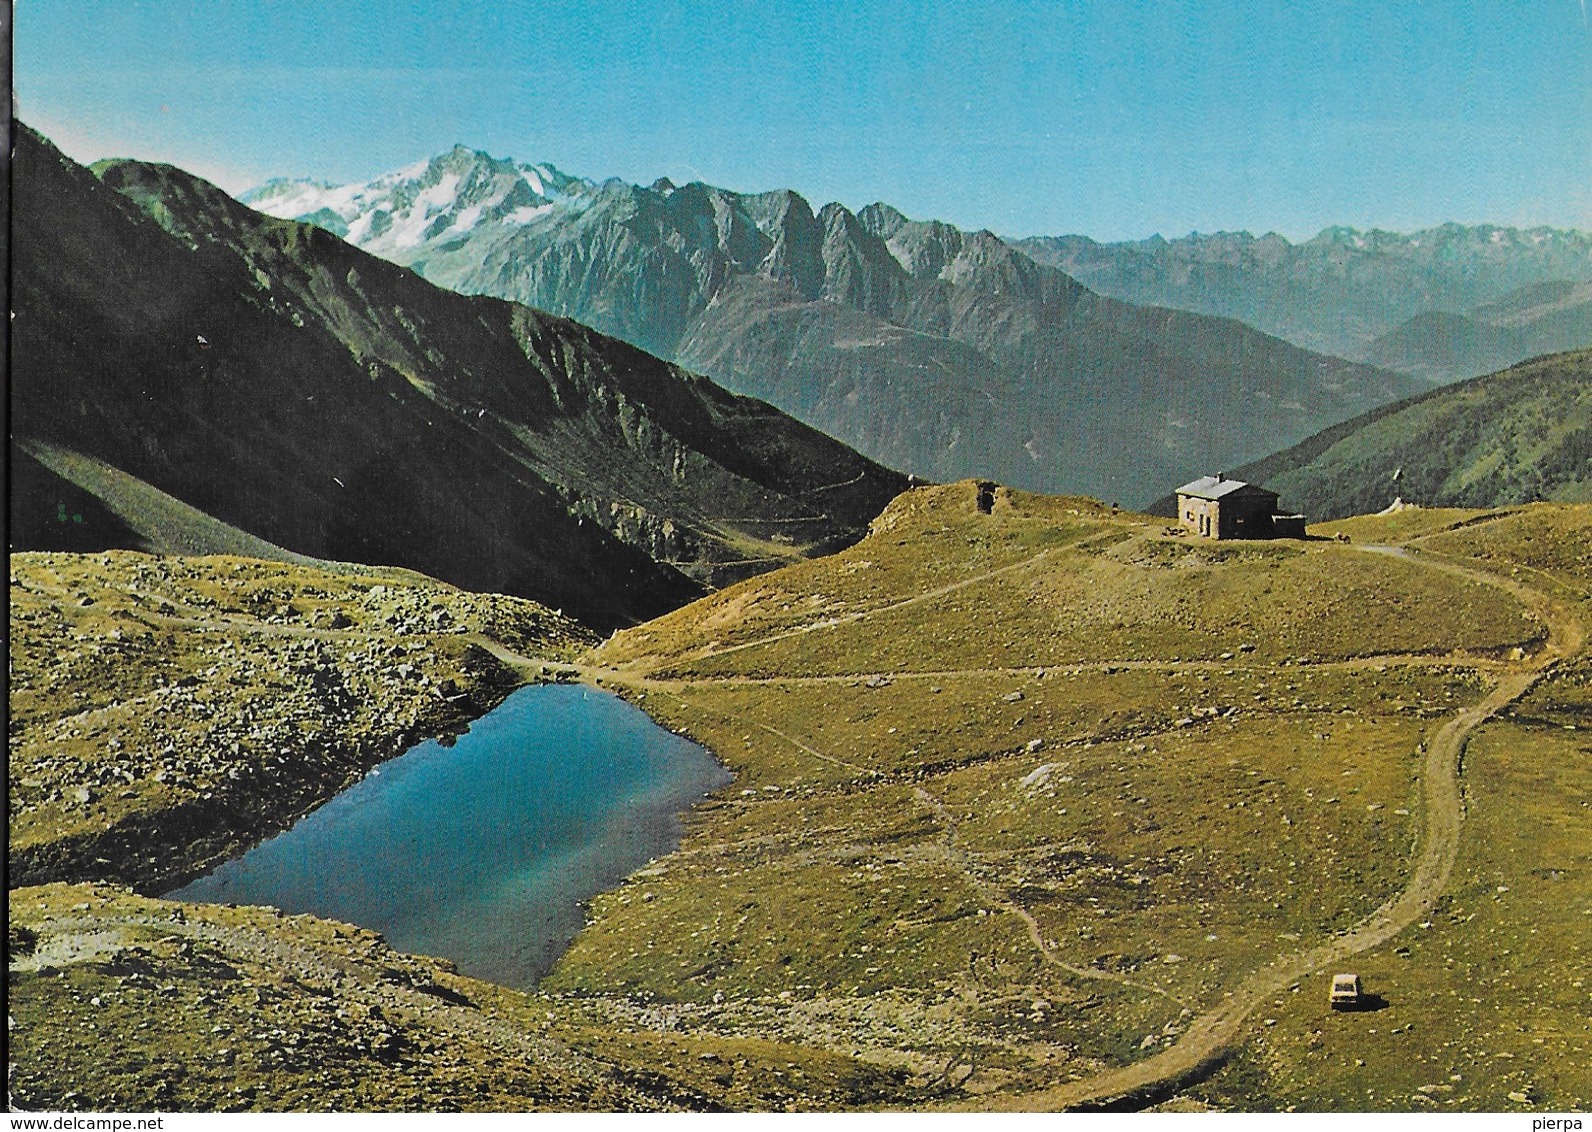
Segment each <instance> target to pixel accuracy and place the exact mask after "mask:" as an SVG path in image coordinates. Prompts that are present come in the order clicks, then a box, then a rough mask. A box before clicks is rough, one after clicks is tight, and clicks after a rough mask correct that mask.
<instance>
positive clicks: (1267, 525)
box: [1177, 474, 1305, 539]
mask: <svg viewBox="0 0 1592 1132" xmlns="http://www.w3.org/2000/svg"><path fill="white" fill-rule="evenodd" d="M1177 519H1178V522H1179V523H1180V524H1182V525H1183V526H1184V527H1186V528H1187V529H1188V530H1191V531H1193V532H1194V533H1195V534H1197V535H1203V536H1204V537H1206V538H1215V539H1233V538H1304V537H1305V517H1304V516H1303V515H1286V514H1282V513H1280V512H1279V511H1278V509H1277V493H1276V492H1275V491H1267V490H1266V489H1265V488H1263V487H1256V486H1255V485H1254V484H1252V483H1245V482H1244V481H1243V480H1230V479H1228V478H1227V477H1226V476H1223V475H1220V474H1217V475H1214V476H1201V477H1200V478H1199V479H1197V480H1195V481H1193V482H1192V483H1186V484H1184V485H1183V486H1182V487H1180V488H1178V489H1177Z"/></svg>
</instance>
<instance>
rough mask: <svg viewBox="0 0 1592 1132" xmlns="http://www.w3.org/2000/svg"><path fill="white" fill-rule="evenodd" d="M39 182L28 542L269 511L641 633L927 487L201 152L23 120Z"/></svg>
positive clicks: (287, 542)
mask: <svg viewBox="0 0 1592 1132" xmlns="http://www.w3.org/2000/svg"><path fill="white" fill-rule="evenodd" d="M13 176H14V185H13V188H14V193H15V196H14V200H15V212H16V217H15V218H16V224H15V244H14V253H15V280H16V296H15V307H16V313H15V318H14V321H13V324H12V340H11V345H12V351H11V363H12V368H11V378H12V381H11V394H12V403H11V409H12V418H11V420H12V428H13V431H14V434H15V436H16V438H17V440H18V443H19V444H20V445H21V446H22V447H23V449H24V452H26V453H28V454H29V455H28V457H27V459H26V461H25V462H24V468H23V471H24V474H23V475H22V476H19V477H18V479H17V480H16V481H15V482H14V483H13V485H12V486H13V495H12V515H13V516H14V524H13V527H12V530H13V536H14V539H15V540H16V541H15V545H16V546H17V547H18V548H21V549H27V548H33V549H100V548H104V547H111V546H128V547H148V548H161V547H168V546H174V545H179V546H182V547H183V548H184V549H188V550H200V551H203V550H227V549H232V550H238V549H244V548H243V547H242V546H241V544H239V543H238V541H237V539H238V533H239V532H241V533H242V534H245V535H248V536H251V537H252V538H254V539H257V540H261V541H260V542H259V544H258V545H254V546H250V547H249V548H247V550H248V552H249V553H269V554H272V555H275V554H278V553H279V552H280V551H283V550H286V551H289V552H292V553H294V554H299V555H306V556H313V557H314V558H317V559H330V560H340V561H343V560H349V561H358V562H364V563H367V564H375V565H396V566H405V567H409V568H412V569H417V570H420V571H422V572H424V573H426V574H428V575H431V576H434V577H439V578H444V579H446V580H448V581H451V582H454V583H457V584H460V585H463V586H467V587H469V588H472V589H479V590H497V591H506V592H513V593H517V594H520V595H522V596H530V597H535V598H537V599H541V600H545V601H546V602H548V603H549V604H551V605H554V606H557V607H561V608H567V609H569V610H571V611H572V612H574V613H576V614H577V615H579V616H581V617H583V618H585V619H586V620H587V621H588V622H590V623H591V624H594V625H600V626H603V627H612V626H614V625H617V624H625V623H631V622H633V621H635V620H638V619H641V618H643V617H645V616H648V615H651V614H655V613H657V612H660V611H662V610H664V609H668V608H672V607H673V606H675V605H678V604H679V603H680V602H682V601H684V600H688V599H689V598H691V597H694V596H696V595H699V594H701V593H703V592H705V590H706V589H707V588H710V587H712V586H715V585H720V584H723V583H724V582H725V581H728V580H733V579H735V578H740V577H744V576H746V575H747V574H749V573H754V572H756V571H757V570H762V569H768V568H770V567H771V566H772V565H776V564H779V563H782V562H785V561H789V560H791V559H793V558H797V557H800V556H802V555H804V554H809V553H820V552H823V551H825V550H828V549H833V548H834V547H835V546H838V545H842V544H844V543H845V542H848V541H850V540H852V539H855V538H856V537H858V536H859V535H860V533H861V531H862V529H863V528H864V526H865V525H866V523H867V521H868V520H869V519H870V518H872V517H873V516H874V515H875V514H877V513H878V511H879V510H880V508H882V507H883V506H884V504H885V502H887V501H888V500H889V499H890V498H891V497H892V496H893V495H894V494H895V493H896V492H897V491H899V490H900V489H901V488H902V487H903V486H904V485H905V480H904V478H903V477H901V476H899V475H897V474H895V473H893V472H890V471H888V470H886V469H884V468H881V467H880V466H878V465H876V464H874V463H872V462H870V461H868V460H866V459H864V458H862V457H861V456H858V455H857V454H856V453H855V452H853V451H851V450H850V449H847V448H845V447H844V446H843V445H841V444H839V443H837V442H836V441H834V440H832V439H830V438H829V437H827V436H824V435H823V434H821V433H818V432H815V431H814V430H812V429H810V428H807V427H806V426H803V425H801V424H798V423H797V422H796V421H794V420H792V419H791V418H789V417H787V416H785V415H784V414H782V413H779V412H778V411H776V410H775V409H773V408H771V407H770V406H768V405H766V404H764V403H762V402H758V401H753V400H749V399H747V398H741V397H735V396H733V395H731V394H728V393H726V392H724V391H723V390H722V389H720V388H718V387H717V386H715V385H713V384H712V383H711V382H709V381H707V380H706V379H704V378H701V377H698V376H696V375H694V374H690V373H687V372H685V371H683V370H680V369H677V368H676V367H673V366H670V365H667V364H666V363H664V362H662V361H660V360H659V359H657V358H655V357H652V356H651V355H648V354H645V353H643V352H641V351H640V350H637V349H635V348H634V347H632V346H629V345H626V344H625V343H622V342H618V341H616V340H613V339H609V338H605V337H603V336H602V335H600V334H597V333H596V332H594V331H591V330H589V329H587V328H586V327H583V326H579V325H577V324H575V323H571V322H568V321H567V320H564V319H559V318H554V317H552V316H548V315H544V314H541V313H540V312H537V311H533V310H530V309H528V308H525V307H519V306H515V305H514V304H511V303H506V302H502V301H498V300H493V299H485V298H467V297H464V296H460V295H456V294H453V293H452V292H448V291H443V290H441V289H439V288H437V287H434V286H432V285H431V284H429V283H426V282H425V281H424V280H422V279H420V278H419V277H418V276H416V275H414V274H413V273H411V272H409V271H406V270H404V269H401V268H398V267H395V266H394V265H392V264H389V263H387V262H385V261H382V260H378V259H375V258H374V257H371V256H369V255H366V254H365V253H363V252H360V251H358V250H357V249H355V248H353V247H351V246H349V245H347V244H345V243H343V242H342V241H341V240H338V239H336V238H334V237H332V236H330V235H329V234H327V233H325V232H323V231H321V230H320V229H317V228H313V227H309V226H307V225H301V224H296V223H292V222H287V221H278V220H272V219H270V218H267V217H264V216H261V215H260V214H259V213H256V212H254V211H252V210H250V209H247V208H245V207H243V206H242V205H239V204H238V203H237V202H235V201H233V200H232V199H231V198H230V197H228V196H227V195H226V194H225V193H222V192H221V191H220V190H219V189H217V188H215V187H214V186H212V185H210V184H208V183H206V182H204V181H201V180H199V179H197V178H195V177H192V176H190V175H188V174H186V173H183V172H182V171H181V170H177V169H173V168H170V167H168V166H156V165H146V164H142V163H138V162H109V163H102V164H101V165H100V166H98V167H97V168H96V169H95V170H94V171H92V172H91V171H90V170H87V169H85V168H83V167H81V166H78V165H76V164H75V163H73V162H71V161H70V160H68V159H67V158H65V157H64V156H62V155H61V154H60V153H59V152H57V151H56V150H55V149H53V147H51V146H50V145H49V143H48V142H47V141H45V140H44V139H42V138H41V137H39V136H38V135H37V134H35V133H33V132H32V131H30V130H28V129H26V128H22V129H20V130H19V131H18V134H17V149H16V157H15V161H14V164H13ZM63 469H64V470H63ZM85 495H86V496H88V497H91V498H92V500H93V502H92V503H90V504H87V508H88V509H87V510H85V509H84V505H85V499H84V496H85ZM68 503H70V509H69V510H68V515H69V521H68V522H67V523H64V524H63V523H62V522H61V521H60V519H59V515H60V512H61V510H62V509H63V508H65V506H66V505H67V504H68ZM178 505H182V506H178ZM184 507H185V508H186V510H183V508H184ZM72 515H81V516H82V517H83V521H82V522H81V523H79V522H77V521H76V520H75V519H71V518H70V516H72ZM179 532H180V534H179ZM174 540H175V541H174ZM272 548H275V549H274V550H273V549H272Z"/></svg>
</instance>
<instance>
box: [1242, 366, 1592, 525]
mask: <svg viewBox="0 0 1592 1132" xmlns="http://www.w3.org/2000/svg"><path fill="white" fill-rule="evenodd" d="M1589 377H1592V350H1578V351H1575V352H1572V353H1568V354H1557V355H1553V356H1551V357H1546V358H1536V359H1533V360H1532V361H1529V362H1522V363H1521V364H1520V365H1517V366H1512V367H1510V368H1509V369H1506V370H1503V371H1501V372H1499V373H1495V374H1489V375H1487V376H1485V377H1478V378H1475V379H1473V380H1471V381H1465V382H1461V383H1459V384H1457V385H1452V386H1447V387H1445V388H1442V389H1438V390H1435V391H1433V392H1431V393H1428V394H1426V395H1425V396H1421V397H1415V398H1412V399H1410V400H1408V401H1402V402H1399V403H1398V404H1396V405H1389V406H1387V407H1385V408H1382V409H1377V410H1375V411H1374V412H1371V413H1367V414H1366V415H1365V416H1363V417H1357V418H1356V419H1354V420H1352V421H1346V422H1345V423H1343V424H1341V425H1338V426H1336V427H1334V428H1330V429H1327V430H1326V431H1325V432H1321V433H1318V434H1317V435H1315V436H1313V437H1311V438H1310V439H1309V440H1306V441H1304V442H1303V443H1301V444H1296V445H1295V446H1294V447H1292V448H1289V449H1286V450H1284V451H1282V452H1278V453H1276V454H1274V455H1272V456H1268V457H1266V458H1265V459H1264V460H1258V461H1256V462H1255V463H1253V464H1247V465H1245V466H1244V467H1242V468H1239V469H1237V470H1236V471H1235V472H1234V473H1233V474H1234V475H1235V476H1236V477H1237V478H1240V479H1246V480H1251V481H1253V482H1256V483H1263V484H1265V485H1266V486H1267V487H1269V488H1271V489H1272V490H1273V491H1277V492H1280V493H1281V495H1282V498H1283V501H1284V502H1285V503H1286V504H1287V505H1288V506H1290V507H1296V508H1298V509H1300V510H1302V511H1304V512H1305V513H1306V514H1308V515H1310V516H1311V517H1312V518H1315V519H1332V518H1341V517H1343V516H1346V515H1355V514H1361V513H1365V512H1372V511H1380V510H1381V509H1382V508H1384V507H1386V506H1388V505H1389V504H1391V503H1392V502H1393V500H1394V499H1396V498H1401V499H1403V500H1404V501H1405V502H1406V503H1414V504H1418V505H1420V506H1423V507H1503V506H1509V505H1512V504H1518V503H1526V502H1530V501H1532V500H1538V499H1542V500H1558V501H1562V502H1566V503H1579V502H1586V501H1588V500H1592V381H1589V380H1588V379H1589ZM1395 472H1397V473H1399V476H1398V479H1396V480H1395V479H1394V478H1393V476H1394V473H1395Z"/></svg>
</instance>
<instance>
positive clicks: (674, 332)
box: [245, 147, 1421, 502]
mask: <svg viewBox="0 0 1592 1132" xmlns="http://www.w3.org/2000/svg"><path fill="white" fill-rule="evenodd" d="M527 194H529V195H527ZM245 199H247V200H248V201H250V202H251V203H252V204H254V205H255V206H256V207H259V208H261V209H264V210H266V211H268V212H270V213H272V214H273V215H281V216H295V217H299V218H301V219H308V220H313V221H316V222H319V223H324V224H326V225H327V226H328V227H329V228H330V229H331V230H333V231H337V232H340V233H342V234H344V235H345V236H346V238H347V239H349V240H350V241H352V242H354V243H356V244H359V245H360V246H362V247H365V248H367V249H369V250H371V251H373V252H375V253H377V254H380V255H383V256H386V257H389V258H392V259H393V260H395V261H396V262H400V263H405V264H409V265H411V266H413V267H414V268H415V269H416V270H417V271H419V272H421V273H422V274H424V275H425V276H426V277H427V278H429V279H431V280H432V281H433V282H436V283H439V284H441V285H443V286H447V287H451V288H454V289H456V290H459V291H463V292H466V293H476V294H492V295H498V296H502V297H505V298H510V299H514V300H517V301H520V302H527V303H530V304H532V305H534V306H538V307H543V308H546V309H548V310H554V311H557V312H559V313H560V314H565V315H568V316H570V317H573V318H577V319H580V320H581V321H582V322H586V323H589V324H591V325H593V326H595V327H597V328H598V329H601V330H603V331H605V332H608V333H612V334H616V335H618V336H620V337H623V338H626V339H627V340H629V341H631V342H634V343H636V344H638V345H641V346H643V347H645V348H647V349H650V350H653V351H656V352H657V353H659V354H662V355H664V356H666V357H670V358H673V359H674V360H675V361H677V362H679V363H680V364H682V365H685V366H688V367H690V368H692V369H698V370H701V371H702V372H704V373H707V374H709V375H711V376H712V377H714V378H715V379H716V380H719V381H722V382H723V383H724V384H725V385H727V386H729V387H730V388H732V389H735V390H737V391H739V392H742V393H747V394H751V395H753V396H757V397H762V398H766V399H767V400H769V401H772V402H773V403H774V404H776V405H778V406H779V407H780V408H782V409H784V410H786V411H787V412H791V413H794V414H796V415H797V416H799V417H801V418H802V419H803V420H806V421H807V422H809V423H810V424H813V425H816V426H817V427H819V428H822V429H824V430H825V431H827V432H829V433H831V434H833V435H835V436H837V437H839V438H841V439H842V440H844V441H846V442H847V443H849V444H852V445H855V446H856V447H858V448H859V449H861V450H862V451H864V452H866V453H868V454H869V455H870V456H873V457H875V458H877V459H882V460H885V461H887V462H890V463H892V464H895V465H896V466H899V467H902V468H904V469H906V470H909V471H913V472H917V473H920V474H923V475H927V476H931V477H934V478H938V479H951V478H958V477H963V476H973V475H979V476H990V477H993V478H997V479H1001V480H1003V481H1006V482H1010V483H1013V484H1016V485H1020V486H1025V487H1030V488H1034V489H1038V490H1048V491H1083V492H1089V493H1092V494H1095V495H1098V496H1102V497H1104V498H1108V499H1120V500H1123V501H1129V502H1133V501H1142V500H1147V499H1150V498H1153V497H1154V496H1155V495H1157V494H1159V493H1160V491H1161V490H1163V489H1164V487H1165V485H1166V484H1167V483H1168V482H1169V481H1170V480H1172V479H1174V477H1175V476H1177V475H1178V474H1180V472H1181V470H1182V468H1183V467H1185V466H1186V465H1188V464H1190V463H1193V464H1197V465H1235V464H1238V463H1241V462H1243V461H1244V460H1248V459H1253V458H1254V457H1255V456H1257V455H1259V454H1260V453H1262V452H1265V451H1268V450H1270V449H1271V448H1273V447H1274V446H1275V444H1276V443H1277V440H1278V438H1279V437H1285V438H1291V439H1299V438H1303V437H1305V436H1307V435H1309V434H1310V433H1312V432H1314V431H1316V430H1317V429H1319V428H1321V427H1323V426H1325V425H1327V424H1330V423H1334V422H1336V421H1339V420H1342V419H1345V418H1346V417H1350V416H1353V415H1355V414H1357V413H1360V412H1363V411H1365V410H1367V409H1370V408H1372V407H1374V406H1376V405H1379V404H1384V403H1386V402H1387V401H1390V400H1393V399H1396V398H1398V397H1401V396H1405V395H1408V394H1409V393H1412V392H1414V391H1416V390H1417V389H1419V388H1421V386H1420V385H1419V384H1418V383H1415V382H1413V381H1411V380H1409V379H1406V378H1404V377H1402V376H1399V375H1395V374H1391V373H1388V372H1385V371H1381V370H1376V369H1371V368H1369V367H1365V366H1358V365H1353V364H1350V363H1347V362H1344V361H1342V360H1340V359H1337V358H1328V357H1323V356H1321V355H1317V354H1312V353H1310V352H1308V351H1305V350H1301V349H1299V348H1297V347H1295V346H1291V345H1289V344H1287V343H1285V342H1281V341H1279V340H1277V339H1275V338H1270V337H1268V336H1266V335H1264V334H1261V333H1258V332H1256V331H1254V330H1252V329H1250V328H1249V327H1246V326H1242V325H1240V324H1238V323H1236V322H1233V321H1231V320H1228V319H1218V318H1208V317H1201V316H1197V315H1189V314H1184V313H1174V312H1172V311H1167V310H1158V309H1148V308H1140V307H1135V306H1132V305H1130V304H1127V303H1122V302H1118V301H1115V300H1111V299H1107V298H1103V297H1102V296H1100V295H1097V294H1094V293H1092V292H1091V291H1089V290H1088V289H1087V288H1085V287H1082V286H1080V285H1079V284H1078V283H1077V282H1076V281H1075V280H1073V279H1071V278H1069V277H1068V276H1067V275H1065V274H1064V273H1062V272H1060V271H1057V270H1055V269H1054V268H1050V267H1046V266H1043V265H1041V264H1038V263H1036V262H1034V260H1032V259H1031V258H1029V257H1028V256H1026V255H1023V254H1021V253H1020V252H1017V251H1014V250H1013V249H1012V248H1011V247H1009V246H1008V245H1006V244H1005V243H1003V242H1002V241H1001V240H999V239H997V238H996V237H995V236H993V235H991V234H990V233H988V232H974V233H968V232H963V231H961V230H960V229H957V228H954V227H951V226H950V225H947V224H941V223H938V222H933V221H927V222H920V221H912V220H908V219H907V218H906V217H904V216H902V215H901V214H900V213H899V212H897V211H895V210H894V209H892V208H889V207H888V206H885V205H882V204H878V205H871V206H869V207H868V208H865V209H863V210H862V211H861V212H860V213H853V212H851V211H850V210H848V209H846V208H844V207H842V206H841V205H838V204H828V205H825V206H824V207H822V208H821V209H819V210H817V212H816V213H815V212H814V211H813V210H812V208H811V207H810V206H809V205H808V203H807V202H806V201H805V200H803V199H802V198H801V197H800V196H798V195H797V194H795V193H793V192H788V191H777V192H769V193H758V194H743V193H735V192H729V191H726V190H723V189H717V188H713V187H711V186H707V185H701V184H690V185H684V186H678V187H677V186H675V185H673V184H670V183H669V182H667V181H659V182H657V183H655V184H653V185H652V186H650V187H647V188H642V187H640V186H636V185H629V184H625V183H623V182H620V181H607V182H604V183H601V184H597V183H595V182H591V181H584V180H580V179H578V178H573V177H568V176H565V175H563V174H560V173H558V172H557V171H556V170H553V169H551V168H550V167H548V166H525V165H516V164H515V163H513V162H509V161H503V160H499V159H495V158H492V157H489V156H488V155H486V154H484V153H478V152H472V151H470V150H467V149H464V148H462V147H461V148H457V149H455V150H453V151H451V152H450V153H447V154H444V155H442V156H440V157H437V158H435V159H433V160H432V161H431V162H429V163H427V164H424V165H416V166H413V167H411V168H409V169H407V170H400V171H399V172H397V173H393V174H389V175H387V176H385V177H381V178H377V179H376V180H374V181H371V182H369V183H368V184H364V185H350V186H341V187H338V186H328V185H318V184H314V183H306V182H280V181H279V182H273V183H271V184H269V185H266V186H263V187H262V188H261V189H259V190H256V191H255V192H253V193H251V194H248V195H247V196H246V198H245Z"/></svg>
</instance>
